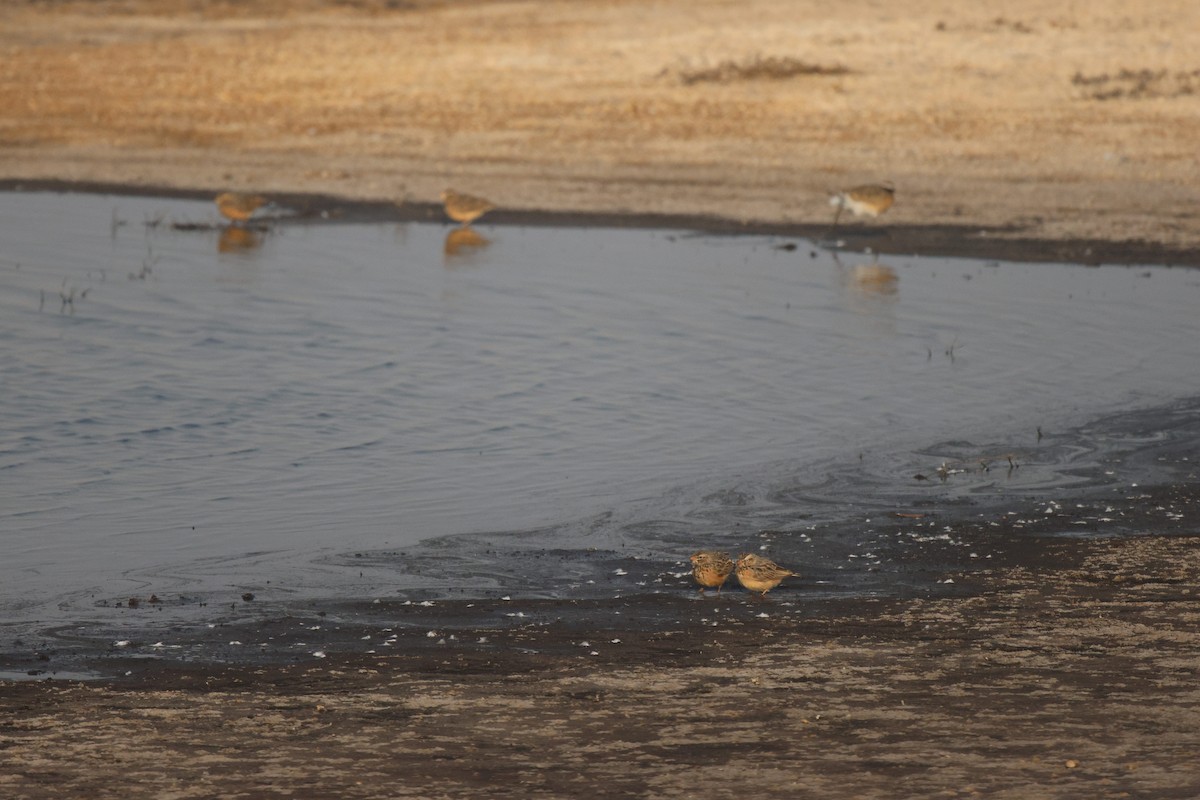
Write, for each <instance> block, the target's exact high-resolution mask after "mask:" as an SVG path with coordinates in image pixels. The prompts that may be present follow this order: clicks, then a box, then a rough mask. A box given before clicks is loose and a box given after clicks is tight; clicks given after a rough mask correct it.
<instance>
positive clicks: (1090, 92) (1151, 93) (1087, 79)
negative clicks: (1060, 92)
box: [1071, 69, 1200, 100]
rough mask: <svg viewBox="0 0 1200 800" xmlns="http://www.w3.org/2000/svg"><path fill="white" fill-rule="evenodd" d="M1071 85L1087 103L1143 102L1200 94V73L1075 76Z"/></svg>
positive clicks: (1126, 72)
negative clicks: (1096, 101) (1155, 98)
mask: <svg viewBox="0 0 1200 800" xmlns="http://www.w3.org/2000/svg"><path fill="white" fill-rule="evenodd" d="M1071 84H1072V85H1074V86H1077V87H1079V90H1080V92H1081V94H1082V96H1083V97H1084V98H1085V99H1088V100H1118V99H1122V98H1129V99H1133V100H1141V99H1146V98H1152V97H1168V98H1169V97H1183V96H1186V95H1193V94H1197V93H1200V69H1193V70H1177V71H1175V72H1171V71H1170V70H1165V69H1160V70H1153V69H1122V70H1121V71H1120V72H1117V73H1116V74H1113V75H1110V74H1108V73H1104V74H1102V75H1084V74H1083V73H1081V72H1076V73H1075V75H1074V77H1072V78H1071Z"/></svg>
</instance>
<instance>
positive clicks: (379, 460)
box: [0, 194, 1200, 620]
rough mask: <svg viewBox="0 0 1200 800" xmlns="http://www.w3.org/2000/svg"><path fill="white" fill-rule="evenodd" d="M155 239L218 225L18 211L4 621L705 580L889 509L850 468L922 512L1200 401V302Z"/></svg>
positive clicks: (342, 244) (628, 245)
mask: <svg viewBox="0 0 1200 800" xmlns="http://www.w3.org/2000/svg"><path fill="white" fill-rule="evenodd" d="M172 220H174V221H186V222H207V221H212V222H215V221H216V217H215V211H214V210H213V209H212V208H211V207H210V205H209V204H207V203H196V202H190V201H182V200H164V199H153V198H146V199H140V198H130V197H119V198H116V197H98V196H85V195H56V194H4V195H0V231H2V232H3V236H2V238H0V385H2V386H3V400H2V401H0V537H2V546H3V560H2V561H0V587H3V588H0V608H4V609H5V614H6V617H7V618H8V619H10V620H16V619H21V618H29V619H32V618H35V617H36V618H45V617H46V616H47V615H49V614H53V613H54V611H53V608H54V607H55V605H56V604H57V605H59V606H61V607H64V608H65V607H70V608H72V609H77V608H78V607H79V604H86V603H90V602H94V601H101V602H107V601H108V600H109V599H117V598H121V597H127V596H129V594H130V593H136V592H146V593H148V592H150V591H155V592H157V593H159V594H164V595H165V594H167V593H172V592H176V593H179V592H192V593H196V594H203V593H205V592H213V591H217V590H219V589H223V588H227V587H231V586H239V585H243V584H246V583H251V582H252V583H254V584H255V585H258V586H262V585H265V584H266V582H269V581H272V580H275V581H277V582H278V581H279V580H280V578H281V577H282V576H285V575H286V576H287V580H288V581H289V582H290V583H291V584H292V585H295V586H299V585H306V586H309V587H321V588H322V589H323V590H325V591H328V590H330V587H331V586H335V585H336V586H338V587H340V589H341V590H344V591H346V592H348V593H352V592H353V591H354V586H353V585H351V583H352V582H348V578H347V574H348V573H347V572H346V571H345V570H344V569H342V568H340V567H337V566H336V564H337V563H338V559H337V556H338V554H341V553H347V552H351V551H371V550H379V549H387V548H405V547H411V546H412V545H414V544H416V543H417V542H421V541H427V540H430V539H433V538H434V537H442V536H447V535H452V534H462V533H473V532H532V531H551V532H552V536H551V538H552V539H553V540H554V541H555V542H556V543H557V544H558V545H559V546H561V547H564V548H568V549H570V548H576V549H579V548H586V547H589V546H596V547H613V546H615V545H617V544H620V545H632V546H640V547H642V548H643V549H644V550H645V551H646V552H651V551H655V548H656V547H657V548H659V552H661V550H662V548H661V546H660V545H661V543H660V542H658V541H655V537H656V536H657V534H656V533H653V532H652V529H653V528H654V526H659V527H661V526H663V525H666V526H667V527H672V528H673V529H674V530H675V533H674V534H673V535H674V537H675V541H677V542H680V544H681V549H686V546H690V544H691V542H687V538H688V537H689V536H691V535H692V534H693V533H694V535H695V540H696V541H704V540H705V537H706V536H718V535H723V536H728V531H729V530H730V527H731V526H732V525H735V524H745V525H746V526H747V527H748V528H749V527H753V526H754V525H755V524H758V521H757V520H756V519H755V517H754V515H755V514H756V513H757V509H758V506H757V505H756V503H759V502H760V501H764V500H769V501H770V502H772V503H774V504H778V503H779V502H781V498H783V499H784V500H786V502H787V503H789V504H790V505H791V506H792V507H793V509H799V510H800V511H801V512H803V513H805V514H807V515H810V516H811V517H812V518H814V519H816V518H821V515H822V514H824V515H825V517H826V518H832V517H835V516H836V515H837V514H838V513H839V511H838V502H839V501H840V500H844V501H845V502H851V501H852V499H853V501H854V502H858V501H861V500H862V499H863V498H862V497H861V495H862V494H863V493H864V491H866V490H867V489H868V488H871V487H869V483H870V481H864V482H863V483H861V484H860V485H857V486H856V485H853V483H852V482H851V483H850V484H842V483H839V482H838V481H836V480H831V478H830V476H836V475H838V474H839V471H840V470H847V469H849V470H857V469H859V468H860V467H861V465H863V464H864V463H865V464H868V465H870V469H869V470H868V472H869V473H870V474H872V475H875V476H884V477H883V478H881V480H880V483H881V484H882V483H886V481H887V480H888V479H890V477H891V476H895V477H896V478H897V480H898V481H908V479H909V478H910V476H911V474H912V472H913V469H914V467H920V466H921V465H925V467H926V468H927V469H934V468H936V466H937V464H938V463H939V462H940V461H941V460H944V459H945V458H951V459H956V458H957V459H961V460H962V462H963V463H969V462H972V461H973V460H977V459H978V458H981V457H989V458H993V459H995V458H999V457H1000V455H1001V454H1002V453H1004V452H1008V450H1007V449H1006V448H1012V447H1013V443H1021V444H1025V445H1028V446H1029V447H1035V446H1038V447H1040V446H1045V447H1049V446H1050V444H1051V442H1052V441H1053V440H1052V436H1053V434H1054V432H1055V431H1061V430H1063V429H1066V428H1073V427H1075V426H1079V425H1082V424H1084V423H1085V422H1087V421H1088V420H1090V419H1093V418H1095V417H1096V416H1098V415H1101V414H1106V413H1112V412H1114V411H1118V410H1121V409H1130V408H1140V407H1151V406H1158V405H1161V404H1164V403H1166V402H1169V401H1171V400H1172V399H1175V398H1184V397H1191V396H1193V395H1196V394H1198V393H1200V371H1198V370H1197V369H1196V355H1197V347H1196V341H1197V338H1198V334H1200V316H1198V315H1197V314H1196V313H1195V309H1196V307H1197V299H1198V298H1200V276H1197V274H1196V273H1195V272H1193V271H1188V270H1179V269H1168V268H1158V267H1138V268H1129V267H1100V268H1085V267H1078V266H1069V265H1047V264H1038V265H1027V264H1014V263H988V262H983V261H972V260H964V259H926V258H918V257H911V258H896V257H887V258H883V259H880V260H879V262H878V263H877V262H875V261H873V260H872V259H871V258H869V257H865V256H862V255H849V254H842V255H840V256H835V254H834V253H832V252H829V251H826V250H823V249H821V248H819V247H817V246H816V245H812V244H810V243H808V242H799V243H798V244H799V248H798V249H796V250H794V251H792V250H785V249H780V248H779V247H777V245H778V244H780V243H781V240H774V239H768V238H761V237H759V238H754V237H717V236H705V235H695V234H689V233H686V232H656V231H645V230H607V229H605V230H572V229H538V228H498V227H496V228H493V227H488V226H486V225H484V226H480V227H479V230H478V233H479V234H480V235H481V236H482V237H485V239H484V240H482V241H481V240H479V239H471V238H470V237H467V238H465V239H464V238H463V235H462V234H461V233H456V232H454V231H453V229H451V228H449V227H446V226H442V225H436V224H351V223H345V224H313V225H300V224H294V223H293V224H285V225H279V226H276V227H274V228H273V229H272V230H271V231H270V232H269V233H266V234H264V235H262V236H261V237H258V238H255V239H251V240H249V241H247V240H242V241H231V240H230V237H229V236H228V234H227V235H225V236H224V237H222V236H220V235H219V234H218V233H217V232H215V231H205V230H200V231H180V230H174V229H172V228H171V227H170V224H169V223H170V222H171V221H172ZM155 221H160V222H159V224H153V223H154V222H155ZM118 222H119V223H121V224H117V223H118ZM448 234H449V235H451V237H450V238H448ZM1039 427H1040V428H1041V429H1042V430H1043V431H1045V432H1046V436H1047V438H1046V440H1045V442H1044V443H1043V441H1042V440H1039V439H1037V438H1036V431H1037V429H1038V428H1039ZM942 442H948V443H955V442H957V443H958V444H950V445H948V446H947V447H945V448H942V450H937V451H936V452H935V451H934V450H930V449H929V448H931V447H932V448H934V449H935V450H936V449H937V448H936V446H937V444H938V443H942ZM1060 447H1063V448H1069V445H1067V444H1065V443H1060ZM989 448H990V449H989ZM956 449H957V451H956ZM951 451H956V452H951ZM1023 457H1024V456H1023ZM1056 458H1057V459H1058V462H1059V463H1062V462H1063V461H1064V460H1065V461H1069V460H1070V456H1069V455H1064V454H1063V453H1062V452H1060V453H1059V455H1058V456H1056ZM997 463H999V462H997ZM1022 476H1023V477H1022ZM993 477H994V476H993ZM1047 479H1048V478H1047V474H1046V473H1039V472H1037V471H1036V470H1032V469H1027V470H1026V472H1025V473H1023V474H1022V475H1019V476H1018V477H1017V478H1015V479H1014V478H1012V477H1011V475H1010V477H1009V480H1012V481H1015V483H1012V484H1010V486H1019V485H1020V481H1021V480H1024V481H1026V482H1027V483H1028V484H1029V485H1033V484H1036V483H1037V482H1038V481H1044V480H1047ZM988 480H992V478H989V479H988ZM904 485H905V486H906V487H907V486H909V484H908V483H905V484H904ZM973 485H978V482H976V484H973ZM784 487H793V488H792V489H790V490H789V489H785V488H784ZM795 487H804V488H802V489H797V488H795ZM875 488H878V487H875ZM872 491H874V489H872ZM856 495H859V496H858V497H856ZM714 498H715V499H714ZM867 502H868V503H869V502H870V500H869V497H868V498H867ZM639 524H640V525H641V526H642V527H641V528H640V530H642V531H643V532H644V535H643V534H638V533H636V532H635V533H633V534H630V531H631V530H633V531H637V530H639V527H638V526H639ZM681 531H687V532H688V533H687V535H686V536H685V535H683V534H682V533H680V532H681ZM464 541H465V540H464ZM685 542H687V544H686V545H685V544H684V543H685ZM476 566H477V567H478V565H476ZM434 583H436V581H434Z"/></svg>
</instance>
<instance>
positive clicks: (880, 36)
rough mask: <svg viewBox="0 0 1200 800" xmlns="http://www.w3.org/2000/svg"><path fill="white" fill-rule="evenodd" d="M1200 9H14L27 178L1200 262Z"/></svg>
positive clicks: (22, 3)
mask: <svg viewBox="0 0 1200 800" xmlns="http://www.w3.org/2000/svg"><path fill="white" fill-rule="evenodd" d="M1197 53H1200V3H1196V2H1194V0H1095V2H1088V3H1080V2H1044V0H997V1H996V2H989V3H961V2H955V1H954V0H913V1H912V2H907V3H903V4H896V3H886V2H879V1H878V0H845V2H839V3H829V2H823V1H818V0H806V1H803V2H793V3H781V2H776V1H775V0H661V1H660V2H653V3H651V2H641V1H638V0H571V2H561V1H555V0H524V1H521V0H515V1H513V2H477V1H474V0H461V1H460V0H444V1H443V2H437V1H436V0H341V2H338V0H255V1H254V2H244V3H234V2H232V1H231V0H224V1H222V0H40V1H35V0H14V2H7V3H4V4H2V5H0V178H20V179H35V178H36V179H45V178H55V179H65V180H71V181H101V182H110V183H122V184H133V185H144V186H162V187H188V188H199V189H208V190H214V191H215V190H218V189H222V188H237V189H255V190H260V191H266V192H323V193H329V194H333V195H340V196H345V197H350V198H357V199H383V200H393V199H400V198H408V199H410V200H413V201H425V202H428V201H432V200H434V199H435V198H436V196H437V194H438V193H439V192H440V190H441V189H442V188H444V187H445V186H446V185H454V186H456V187H458V188H460V189H463V190H468V191H474V192H476V193H482V194H485V195H488V196H490V197H492V199H494V200H495V201H497V202H498V203H499V204H500V205H501V206H502V207H505V208H510V209H526V210H536V209H543V210H545V209H570V210H576V211H600V212H629V213H635V214H636V213H646V212H668V213H681V214H716V215H721V216H724V217H728V218H732V219H735V220H756V221H774V222H780V221H785V222H807V223H814V222H824V221H827V220H829V219H830V210H829V207H828V206H827V205H826V194H825V192H826V190H827V189H829V188H831V187H844V186H846V185H853V184H856V183H859V182H864V181H877V180H882V179H891V180H892V181H894V182H895V184H896V186H897V189H898V194H897V197H898V201H897V203H896V206H895V207H894V209H893V211H892V212H891V213H890V214H889V216H888V222H889V223H890V224H892V225H897V226H903V225H911V224H926V223H932V224H949V223H961V224H964V225H969V226H976V227H983V226H988V227H993V226H1001V227H1003V226H1014V225H1015V226H1019V227H1020V228H1021V231H1020V232H1019V234H1018V235H1021V236H1024V237H1026V238H1035V239H1037V238H1041V239H1078V238H1084V239H1087V238H1100V239H1107V240H1118V241H1120V240H1130V239H1147V240H1152V241H1155V242H1160V243H1165V244H1168V245H1171V246H1173V247H1176V248H1189V247H1195V245H1196V244H1197V243H1198V242H1200V214H1197V211H1196V210H1197V207H1198V203H1197V201H1198V200H1200V189H1197V179H1198V178H1200V167H1198V163H1197V158H1198V156H1197V153H1198V151H1197V141H1198V140H1197V131H1198V130H1200V56H1198V55H1197Z"/></svg>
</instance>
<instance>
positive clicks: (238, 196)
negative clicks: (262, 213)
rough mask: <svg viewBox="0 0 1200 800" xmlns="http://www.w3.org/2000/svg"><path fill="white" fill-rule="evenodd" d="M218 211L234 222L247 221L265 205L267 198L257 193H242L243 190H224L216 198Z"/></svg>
mask: <svg viewBox="0 0 1200 800" xmlns="http://www.w3.org/2000/svg"><path fill="white" fill-rule="evenodd" d="M215 202H216V204H217V211H220V212H221V216H223V217H225V218H226V219H228V220H232V221H234V222H245V221H246V220H248V219H250V217H251V215H253V214H254V212H255V211H257V210H258V209H260V208H262V207H263V206H265V205H266V204H267V203H268V202H269V201H268V200H267V198H265V197H263V196H261V195H257V194H242V193H241V192H222V193H221V194H219V195H217V196H216V198H215Z"/></svg>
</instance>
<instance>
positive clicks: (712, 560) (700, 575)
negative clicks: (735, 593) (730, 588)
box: [691, 550, 733, 594]
mask: <svg viewBox="0 0 1200 800" xmlns="http://www.w3.org/2000/svg"><path fill="white" fill-rule="evenodd" d="M691 562H692V575H693V576H694V577H695V578H696V583H698V584H700V591H702V592H703V591H704V590H705V589H706V588H707V589H712V588H716V590H717V594H720V593H721V587H722V586H724V585H725V581H727V580H728V579H729V575H730V574H731V573H732V572H733V559H731V558H730V557H729V556H727V555H726V554H724V553H718V552H717V551H716V550H701V551H699V552H698V553H692V555H691Z"/></svg>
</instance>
